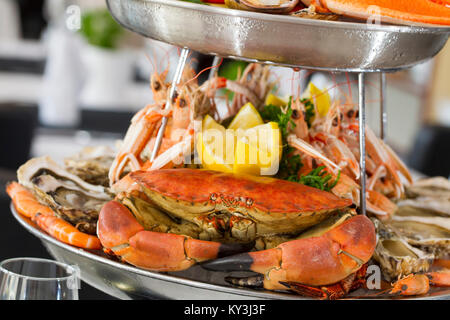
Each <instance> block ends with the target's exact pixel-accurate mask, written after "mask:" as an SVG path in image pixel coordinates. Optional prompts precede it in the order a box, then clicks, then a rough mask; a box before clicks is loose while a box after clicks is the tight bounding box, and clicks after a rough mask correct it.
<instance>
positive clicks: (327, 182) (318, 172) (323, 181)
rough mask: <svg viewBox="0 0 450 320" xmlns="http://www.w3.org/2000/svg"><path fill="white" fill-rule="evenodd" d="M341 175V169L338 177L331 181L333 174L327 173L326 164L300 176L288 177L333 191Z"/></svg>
mask: <svg viewBox="0 0 450 320" xmlns="http://www.w3.org/2000/svg"><path fill="white" fill-rule="evenodd" d="M340 177H341V171H340V170H339V173H338V175H337V177H336V179H335V180H334V181H331V178H333V176H332V175H331V174H329V173H327V171H326V170H325V166H320V167H317V168H315V169H313V170H312V171H311V172H309V173H308V174H306V175H303V176H301V177H300V178H299V177H298V176H291V177H289V178H288V180H289V181H294V182H298V183H301V184H304V185H306V186H310V187H313V188H317V189H320V190H324V191H331V189H333V188H334V187H335V186H336V184H337V183H338V181H339V178H340Z"/></svg>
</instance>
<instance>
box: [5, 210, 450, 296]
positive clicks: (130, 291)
mask: <svg viewBox="0 0 450 320" xmlns="http://www.w3.org/2000/svg"><path fill="white" fill-rule="evenodd" d="M11 212H12V214H13V216H14V218H16V220H17V221H18V222H19V223H20V224H21V225H22V226H23V227H24V228H25V229H26V230H28V231H29V232H31V233H32V234H33V235H35V236H36V237H38V238H39V239H40V240H41V242H42V244H43V245H44V246H45V247H46V248H47V250H48V251H49V252H50V254H51V255H52V256H53V257H54V258H55V259H56V260H58V261H61V262H65V263H68V264H71V265H76V266H78V267H79V268H80V271H81V279H82V280H83V281H85V282H87V283H88V284H90V285H91V286H93V287H95V288H97V289H99V290H101V291H103V292H106V293H108V294H110V295H112V296H114V297H117V298H120V299H155V298H159V299H161V298H162V299H193V300H196V299H197V300H231V299H244V300H251V299H297V300H306V299H308V298H305V297H301V296H298V295H294V294H290V293H282V292H272V291H265V290H250V289H241V288H234V287H231V286H229V285H227V284H226V283H225V282H224V281H223V277H224V275H225V274H224V273H221V272H209V271H206V270H204V269H202V268H201V267H200V266H194V267H192V268H190V269H188V270H186V271H184V272H176V273H170V274H169V273H159V272H151V271H146V270H142V269H138V268H136V267H133V266H130V265H126V264H123V263H120V262H117V261H113V260H111V259H110V258H107V257H106V256H105V255H104V254H103V253H102V252H101V251H86V250H83V249H79V248H75V247H73V246H70V245H67V244H64V243H62V242H60V241H58V240H56V239H54V238H52V237H50V236H49V235H47V234H46V233H44V232H42V231H40V230H39V229H37V228H36V227H35V226H34V224H33V222H31V221H30V220H29V219H27V218H25V217H23V216H21V215H19V214H18V213H17V211H16V210H15V209H14V206H13V205H12V204H11ZM367 294H369V292H367V291H365V290H358V291H355V292H354V293H352V294H351V295H350V296H349V298H350V299H352V298H355V297H359V298H364V295H367ZM379 298H380V299H381V298H382V297H379ZM402 299H407V298H406V297H403V298H402ZM410 299H433V300H448V299H450V288H433V289H432V290H431V291H430V293H429V294H428V295H426V296H421V297H413V298H410Z"/></svg>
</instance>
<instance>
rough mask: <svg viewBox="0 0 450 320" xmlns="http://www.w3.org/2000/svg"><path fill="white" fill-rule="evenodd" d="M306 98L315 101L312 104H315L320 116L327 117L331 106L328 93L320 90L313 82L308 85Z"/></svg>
mask: <svg viewBox="0 0 450 320" xmlns="http://www.w3.org/2000/svg"><path fill="white" fill-rule="evenodd" d="M304 97H305V98H309V99H311V98H312V99H313V101H312V102H313V103H314V104H315V106H316V108H317V111H318V113H319V115H320V116H322V117H324V116H326V115H327V113H328V110H329V109H330V105H331V98H330V95H329V94H328V92H326V91H322V90H320V89H319V88H317V87H316V86H315V85H314V84H313V83H312V82H310V83H309V85H308V90H307V94H306V95H305V96H304Z"/></svg>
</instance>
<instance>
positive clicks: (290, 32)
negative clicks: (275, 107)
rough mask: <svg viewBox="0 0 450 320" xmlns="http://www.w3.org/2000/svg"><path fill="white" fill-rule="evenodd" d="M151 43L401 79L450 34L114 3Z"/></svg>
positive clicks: (190, 6) (120, 17)
mask: <svg viewBox="0 0 450 320" xmlns="http://www.w3.org/2000/svg"><path fill="white" fill-rule="evenodd" d="M107 3H108V6H109V10H110V11H111V14H112V15H113V17H114V18H115V19H116V20H117V21H118V22H119V23H120V24H122V25H123V26H124V27H126V28H128V29H130V30H132V31H135V32H137V33H139V34H141V35H144V36H146V37H149V38H152V39H155V40H160V41H163V42H166V43H170V44H173V45H176V46H179V47H187V48H190V49H192V50H195V51H198V52H201V53H205V54H214V55H220V56H222V57H230V58H235V59H240V60H247V61H254V62H262V63H269V64H277V65H283V66H290V67H301V68H309V69H318V70H328V71H353V72H360V71H365V72H376V71H385V72H389V71H396V70H399V69H403V68H407V67H411V66H413V65H415V64H418V63H421V62H424V61H426V60H427V59H429V58H431V57H433V56H434V55H436V54H437V53H438V52H439V51H440V50H441V49H442V47H443V46H444V45H445V43H446V41H447V39H448V37H449V33H450V28H445V27H442V28H438V27H419V26H396V25H368V24H366V23H364V22H346V21H325V20H314V19H306V18H299V17H291V16H286V15H273V14H264V13H257V12H248V11H240V10H232V9H227V8H221V7H214V6H208V5H201V4H194V3H188V2H183V1H174V0H107Z"/></svg>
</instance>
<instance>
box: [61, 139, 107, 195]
mask: <svg viewBox="0 0 450 320" xmlns="http://www.w3.org/2000/svg"><path fill="white" fill-rule="evenodd" d="M114 157H115V153H114V150H113V149H111V148H109V147H105V146H100V147H86V148H84V149H83V150H81V152H80V153H77V154H76V155H74V156H72V157H68V158H66V159H64V164H65V165H66V169H67V171H69V172H71V173H73V174H75V175H77V176H79V177H80V178H81V179H83V180H84V181H86V182H88V183H90V184H94V185H101V186H104V187H108V186H109V179H108V172H109V168H110V167H111V164H112V163H113V161H114Z"/></svg>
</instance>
